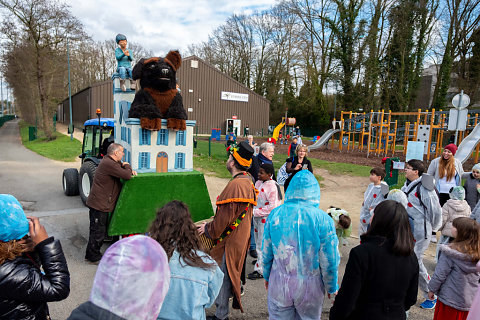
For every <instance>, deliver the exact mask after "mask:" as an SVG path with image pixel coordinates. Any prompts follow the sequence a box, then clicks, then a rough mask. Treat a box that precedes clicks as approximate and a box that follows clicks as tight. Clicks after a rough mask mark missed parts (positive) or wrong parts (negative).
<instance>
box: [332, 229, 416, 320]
mask: <svg viewBox="0 0 480 320" xmlns="http://www.w3.org/2000/svg"><path fill="white" fill-rule="evenodd" d="M361 239H362V243H361V244H360V245H359V246H357V247H355V248H353V249H352V250H351V251H350V256H349V258H348V262H347V266H346V269H345V275H344V277H343V280H342V285H341V287H340V290H339V291H338V295H337V297H336V298H335V302H334V304H333V307H332V308H331V309H330V319H331V320H337V319H349V320H352V319H365V320H371V319H375V320H383V319H385V320H386V319H388V320H396V319H401V320H404V319H405V318H406V315H405V311H406V310H408V309H410V307H411V306H412V305H414V304H415V302H416V301H417V292H418V261H417V258H416V257H415V254H414V253H412V254H411V255H410V256H399V255H395V254H394V253H393V252H391V248H392V242H391V241H388V240H386V239H385V238H383V237H376V236H362V238H361Z"/></svg>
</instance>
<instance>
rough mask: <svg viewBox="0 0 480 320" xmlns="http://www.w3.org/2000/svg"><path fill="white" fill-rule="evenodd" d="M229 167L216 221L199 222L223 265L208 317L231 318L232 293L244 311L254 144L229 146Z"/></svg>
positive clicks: (214, 255) (254, 199)
mask: <svg viewBox="0 0 480 320" xmlns="http://www.w3.org/2000/svg"><path fill="white" fill-rule="evenodd" d="M229 152H230V156H229V158H228V161H227V169H228V171H229V172H230V174H231V175H232V180H230V182H229V183H228V185H227V186H226V187H225V189H224V190H223V191H222V193H221V194H220V195H219V196H218V198H217V212H216V214H215V217H214V218H213V221H211V222H209V223H207V224H202V225H200V226H199V233H200V234H203V233H205V235H206V236H207V237H209V238H211V239H213V240H214V241H216V243H217V244H216V245H215V246H214V247H213V249H212V250H211V251H210V255H211V256H212V258H213V259H215V261H216V262H217V263H218V265H219V266H220V268H221V270H222V272H223V274H224V278H223V284H222V288H221V289H220V293H219V294H218V297H217V299H216V300H215V305H216V307H217V309H216V312H215V315H214V316H209V317H207V319H213V320H216V319H221V320H224V319H228V312H229V298H230V297H231V296H232V295H233V308H236V309H240V310H241V311H242V312H243V308H242V303H241V300H240V274H241V272H242V267H243V262H244V260H245V255H246V253H247V248H248V246H249V238H250V224H251V220H252V211H253V207H254V206H255V205H256V204H257V197H256V192H255V186H254V185H253V182H252V177H251V176H250V175H249V174H248V173H247V172H246V171H247V169H248V167H250V165H251V163H252V155H253V148H252V147H251V146H250V145H249V144H248V142H247V141H242V142H241V143H240V144H239V145H238V147H237V148H230V149H229Z"/></svg>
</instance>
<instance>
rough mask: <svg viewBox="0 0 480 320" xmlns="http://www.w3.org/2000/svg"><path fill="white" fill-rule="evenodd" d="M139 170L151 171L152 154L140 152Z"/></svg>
mask: <svg viewBox="0 0 480 320" xmlns="http://www.w3.org/2000/svg"><path fill="white" fill-rule="evenodd" d="M138 168H139V169H150V152H140V153H139V154H138Z"/></svg>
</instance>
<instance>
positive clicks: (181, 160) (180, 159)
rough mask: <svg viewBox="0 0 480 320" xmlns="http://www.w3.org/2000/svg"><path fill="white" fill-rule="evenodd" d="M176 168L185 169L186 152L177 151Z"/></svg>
mask: <svg viewBox="0 0 480 320" xmlns="http://www.w3.org/2000/svg"><path fill="white" fill-rule="evenodd" d="M175 169H185V153H183V152H178V153H175Z"/></svg>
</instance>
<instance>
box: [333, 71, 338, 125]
mask: <svg viewBox="0 0 480 320" xmlns="http://www.w3.org/2000/svg"><path fill="white" fill-rule="evenodd" d="M337 94H338V82H337V80H335V98H334V100H333V101H334V102H333V118H334V119H337Z"/></svg>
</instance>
